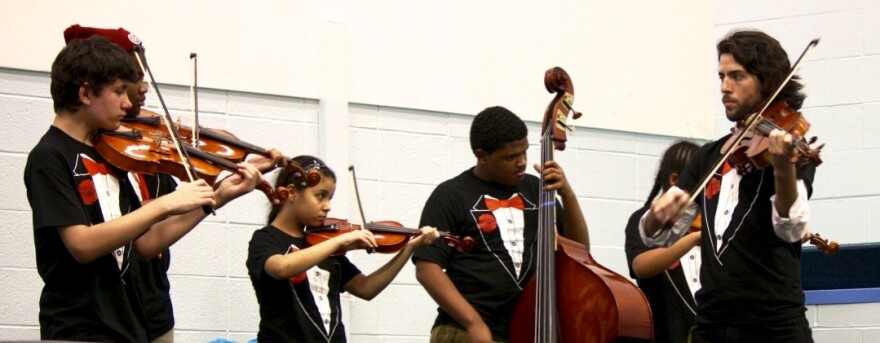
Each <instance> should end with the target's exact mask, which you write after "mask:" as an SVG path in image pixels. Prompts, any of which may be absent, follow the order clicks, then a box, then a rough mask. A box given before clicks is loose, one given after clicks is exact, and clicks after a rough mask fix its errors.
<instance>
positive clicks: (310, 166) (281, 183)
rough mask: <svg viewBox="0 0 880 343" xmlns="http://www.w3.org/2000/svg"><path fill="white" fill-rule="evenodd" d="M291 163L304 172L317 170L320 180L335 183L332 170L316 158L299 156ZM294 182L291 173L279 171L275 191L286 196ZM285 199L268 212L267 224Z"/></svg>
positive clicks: (283, 197)
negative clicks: (299, 166) (300, 167)
mask: <svg viewBox="0 0 880 343" xmlns="http://www.w3.org/2000/svg"><path fill="white" fill-rule="evenodd" d="M293 162H296V163H298V164H299V165H301V166H302V167H303V169H304V170H305V171H306V172H308V171H310V170H317V171H318V172H319V173H320V174H321V177H322V178H325V177H326V178H330V179H332V180H333V181H336V173H334V172H333V170H332V169H330V167H328V166H327V164H326V163H324V161H321V159H319V158H317V157H314V156H309V155H300V156H297V157H294V158H293ZM294 181H295V176H294V175H293V172H291V171H288V170H286V169H281V171H280V172H279V173H278V179H276V180H275V190H277V191H278V193H284V194H287V191H286V188H287V186H288V185H290V184H291V183H293V182H294ZM297 189H298V190H301V189H300V188H299V187H297ZM286 199H287V196H282V199H281V203H279V204H278V205H272V210H270V211H269V218H268V219H269V223H272V221H274V220H275V217H277V216H278V212H279V211H281V206H283V205H284V200H286Z"/></svg>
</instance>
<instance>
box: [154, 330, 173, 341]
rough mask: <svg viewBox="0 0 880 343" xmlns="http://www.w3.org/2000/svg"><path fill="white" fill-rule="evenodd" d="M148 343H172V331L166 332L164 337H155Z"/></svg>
mask: <svg viewBox="0 0 880 343" xmlns="http://www.w3.org/2000/svg"><path fill="white" fill-rule="evenodd" d="M150 343H174V329H173V328H172V329H171V330H168V332H166V333H165V334H164V335H162V336H159V337H157V338H156V339H154V340H153V341H152V342H150Z"/></svg>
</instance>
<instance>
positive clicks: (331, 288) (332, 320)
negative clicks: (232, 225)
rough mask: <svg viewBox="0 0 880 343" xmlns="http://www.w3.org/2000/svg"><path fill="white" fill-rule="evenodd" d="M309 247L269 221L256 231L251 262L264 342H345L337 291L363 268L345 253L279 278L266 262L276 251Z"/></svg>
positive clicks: (288, 251)
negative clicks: (268, 270)
mask: <svg viewBox="0 0 880 343" xmlns="http://www.w3.org/2000/svg"><path fill="white" fill-rule="evenodd" d="M307 247H309V244H308V242H306V240H305V239H304V238H301V237H293V236H290V235H288V234H286V233H284V232H283V231H281V230H279V229H278V228H276V227H274V226H272V225H268V226H266V227H264V228H262V229H260V230H257V231H254V235H253V237H251V242H250V245H249V247H248V259H247V268H248V275H250V279H251V284H252V285H253V286H254V291H255V292H256V293H257V302H259V304H260V332H259V333H257V340H258V341H260V342H261V343H266V342H345V327H344V326H343V325H342V308H341V306H340V303H339V294H340V293H342V292H343V291H344V289H343V287H344V286H345V284H346V283H348V281H349V280H351V279H352V278H354V277H355V276H357V275H358V274H360V270H358V269H357V267H355V266H354V265H353V264H352V263H351V262H350V261H349V260H348V258H346V257H345V256H331V257H329V258H327V259H326V260H324V261H322V262H321V263H319V264H318V265H316V266H314V267H312V268H310V269H309V270H308V271H306V272H304V273H302V274H300V275H297V276H294V277H292V278H290V279H289V280H277V279H275V278H273V277H271V276H269V275H268V274H266V272H265V270H264V269H263V267H265V265H266V260H268V259H269V257H272V256H274V255H285V254H288V253H293V252H295V251H298V250H301V249H305V248H307Z"/></svg>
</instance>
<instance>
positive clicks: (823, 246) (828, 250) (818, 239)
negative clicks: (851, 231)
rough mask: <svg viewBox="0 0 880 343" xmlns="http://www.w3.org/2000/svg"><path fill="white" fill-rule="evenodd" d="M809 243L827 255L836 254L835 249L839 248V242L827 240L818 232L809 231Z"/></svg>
mask: <svg viewBox="0 0 880 343" xmlns="http://www.w3.org/2000/svg"><path fill="white" fill-rule="evenodd" d="M809 236H810V244H813V245H815V246H816V247H817V248H819V250H822V252H824V253H825V255H828V256H834V255H835V254H837V251H838V250H840V244H837V242H835V241H830V242H829V241H828V239H825V238H822V236H819V234H818V233H811V234H810V235H809Z"/></svg>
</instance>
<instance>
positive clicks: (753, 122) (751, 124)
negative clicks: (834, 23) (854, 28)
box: [688, 38, 819, 204]
mask: <svg viewBox="0 0 880 343" xmlns="http://www.w3.org/2000/svg"><path fill="white" fill-rule="evenodd" d="M818 44H819V38H816V39H813V40H811V41H810V43H809V44H807V47H806V48H805V49H804V51H803V52H801V56H800V57H798V59H797V61H796V62H795V63H794V66H792V67H791V70H790V71H789V72H788V76H786V77H785V80H783V81H782V83H781V84H780V85H779V87H777V88H776V91H775V92H773V96H771V97H770V99H769V100H768V101H766V102H765V104H764V107H762V108H761V111H759V112H757V113H755V114H753V115H752V116H751V117H749V119H748V122H747V124H746V129H745V130H742V131H741V132H740V134H739V136H737V137H736V139H735V140H734V141H733V144H731V148H730V149H728V150H727V152H725V153H724V154H723V155H721V159H719V160H718V162H717V163H715V166H714V167H712V169H710V170H711V171H712V172H710V173H709V174H708V175H706V177H705V178H703V182H701V183H700V186H699V187H697V188H696V189H695V190H694V191H693V192H691V196H690V198H689V199H688V204H690V203H693V202H694V200H695V199H696V198H697V195H698V194H699V193H700V192H702V191H703V189H705V188H706V185H708V184H709V180H711V179H712V173H713V172H714V171H716V170H718V168H721V166H722V165H723V164H724V162H726V161H727V159H728V158H729V157H730V154H732V153H733V151H734V149H733V148H732V147H735V146H737V145H739V143H740V142H741V141H742V140H743V138H745V133H746V132H747V131H749V130H752V129H754V128H755V127H757V126H758V123H760V122H761V120H760V118H761V116H762V115H763V114H764V111H766V110H767V108H769V107H770V104H771V103H772V102H773V100H774V99H776V97H777V96H779V93H780V92H782V89H783V88H785V85H787V84H788V81H791V78H792V77H794V74H795V73H797V71H798V70H799V69H800V68H801V64H802V63H803V62H804V60H805V58H806V56H807V55H808V54H809V53H810V52H812V51H813V48H815V47H816V45H818Z"/></svg>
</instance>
